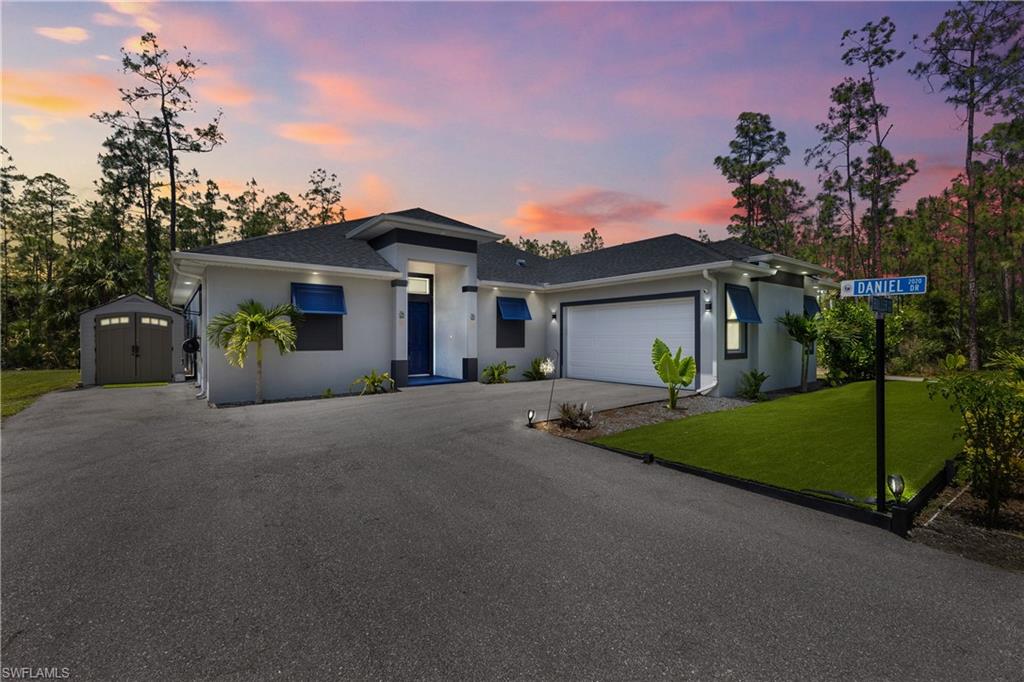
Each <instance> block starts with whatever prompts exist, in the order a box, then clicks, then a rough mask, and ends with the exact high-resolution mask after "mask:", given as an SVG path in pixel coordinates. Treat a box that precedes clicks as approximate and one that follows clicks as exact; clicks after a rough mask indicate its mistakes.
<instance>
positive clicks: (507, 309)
mask: <svg viewBox="0 0 1024 682" xmlns="http://www.w3.org/2000/svg"><path fill="white" fill-rule="evenodd" d="M498 314H499V315H501V319H503V320H532V319H533V317H531V316H530V308H529V306H527V305H526V299H525V298H507V297H505V296H499V297H498Z"/></svg>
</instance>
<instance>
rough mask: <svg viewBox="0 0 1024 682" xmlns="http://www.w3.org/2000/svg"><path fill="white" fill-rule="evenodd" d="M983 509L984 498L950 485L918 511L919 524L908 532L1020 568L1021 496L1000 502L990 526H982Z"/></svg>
mask: <svg viewBox="0 0 1024 682" xmlns="http://www.w3.org/2000/svg"><path fill="white" fill-rule="evenodd" d="M962 491H963V494H961V495H960V496H959V497H957V494H958V493H961V492H962ZM948 503H951V504H949V506H948V507H947V508H946V509H945V510H943V511H942V512H940V513H939V515H938V516H936V517H935V519H934V520H932V521H930V522H929V519H931V518H932V516H933V515H934V514H935V512H937V511H939V509H941V508H942V507H943V505H945V504H948ZM984 510H985V501H984V500H981V499H978V498H976V497H974V495H972V494H971V491H970V490H967V491H964V489H963V488H962V487H953V486H950V487H948V488H946V489H945V490H944V491H943V492H942V494H941V495H939V496H938V497H936V498H935V499H934V500H932V502H931V503H930V504H929V505H928V506H927V507H925V508H924V509H923V510H921V513H920V514H918V516H917V523H918V524H919V525H917V526H915V527H914V529H913V531H911V539H912V540H913V541H914V542H920V543H921V544H924V545H928V546H930V547H934V548H936V549H941V550H943V551H946V552H951V553H953V554H958V555H960V556H962V557H966V558H968V559H973V560H975V561H981V562H984V563H986V564H991V565H993V566H999V567H1000V568H1006V569H1009V570H1012V571H1024V495H1018V496H1017V497H1014V498H1012V499H1010V500H1008V501H1007V502H1005V503H1004V504H1003V506H1002V507H1001V508H1000V511H999V516H1000V518H999V521H998V523H997V524H996V526H994V527H992V528H988V527H986V526H985V521H984ZM925 524H927V525H925Z"/></svg>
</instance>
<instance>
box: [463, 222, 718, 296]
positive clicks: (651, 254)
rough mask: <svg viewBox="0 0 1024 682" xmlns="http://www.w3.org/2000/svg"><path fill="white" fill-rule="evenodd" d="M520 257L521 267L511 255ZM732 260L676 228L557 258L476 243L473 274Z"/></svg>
mask: <svg viewBox="0 0 1024 682" xmlns="http://www.w3.org/2000/svg"><path fill="white" fill-rule="evenodd" d="M519 258H522V259H524V260H526V267H521V266H517V265H516V259H519ZM723 260H732V257H731V256H727V255H725V254H723V253H721V252H719V251H717V250H715V249H711V248H709V247H708V245H706V244H702V243H700V242H698V241H697V240H695V239H690V238H689V237H684V236H682V235H679V234H667V235H664V236H661V237H654V238H651V239H644V240H641V241H638V242H630V243H628V244H619V245H618V246H609V247H608V248H605V249H601V250H599V251H591V252H589V253H578V254H574V255H572V256H565V257H564V258H559V259H557V260H547V259H545V258H541V257H540V256H535V255H533V254H530V253H527V252H525V251H521V250H520V249H517V248H515V247H514V246H509V245H506V244H481V245H480V251H479V255H478V259H477V274H478V276H479V277H480V279H482V280H491V281H495V282H516V283H520V284H542V283H546V284H563V283H565V282H582V281H585V280H590V279H601V278H604V277H617V276H621V275H633V274H639V273H641V272H651V271H654V270H668V269H671V268H680V267H685V266H688V265H700V264H702V263H716V262H720V261H723Z"/></svg>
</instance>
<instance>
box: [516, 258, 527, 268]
mask: <svg viewBox="0 0 1024 682" xmlns="http://www.w3.org/2000/svg"><path fill="white" fill-rule="evenodd" d="M516 265H518V266H519V267H521V268H525V267H526V259H525V258H516Z"/></svg>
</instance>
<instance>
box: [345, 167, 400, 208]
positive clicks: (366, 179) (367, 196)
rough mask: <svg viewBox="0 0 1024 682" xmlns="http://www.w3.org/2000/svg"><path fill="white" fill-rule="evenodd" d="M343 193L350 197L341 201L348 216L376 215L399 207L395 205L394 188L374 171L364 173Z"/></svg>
mask: <svg viewBox="0 0 1024 682" xmlns="http://www.w3.org/2000/svg"><path fill="white" fill-rule="evenodd" d="M343 190H344V188H343ZM343 193H344V194H345V195H346V196H347V197H351V198H348V199H345V200H344V201H343V202H342V203H343V204H345V208H346V216H347V217H349V218H361V217H363V216H368V215H377V214H378V213H386V212H387V211H394V210H397V209H398V208H399V207H398V206H397V205H396V201H395V190H394V188H393V187H392V186H391V185H390V184H389V183H388V182H387V181H386V180H384V178H382V177H381V176H379V175H377V174H376V173H366V174H364V175H363V176H362V177H361V178H359V182H358V183H356V186H355V188H354V189H352V190H348V191H344V192H343Z"/></svg>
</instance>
